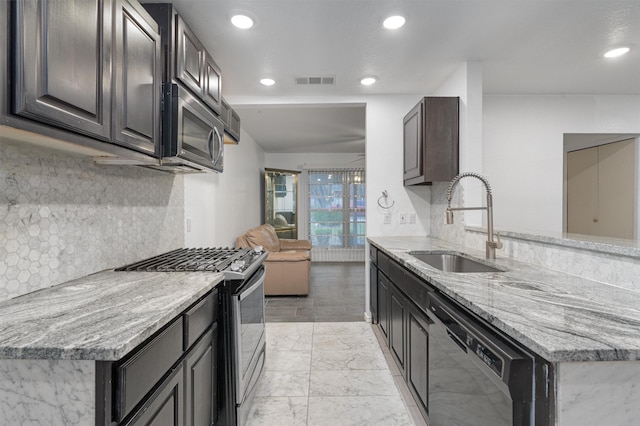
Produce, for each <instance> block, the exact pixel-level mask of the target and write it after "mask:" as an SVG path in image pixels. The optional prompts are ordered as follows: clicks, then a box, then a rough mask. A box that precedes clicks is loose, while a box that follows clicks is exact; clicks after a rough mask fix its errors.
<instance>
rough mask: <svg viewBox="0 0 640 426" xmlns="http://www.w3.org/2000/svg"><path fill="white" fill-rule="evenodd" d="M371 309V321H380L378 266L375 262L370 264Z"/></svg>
mask: <svg viewBox="0 0 640 426" xmlns="http://www.w3.org/2000/svg"><path fill="white" fill-rule="evenodd" d="M369 310H370V311H371V323H373V324H375V323H377V322H378V268H377V267H376V265H375V264H374V263H370V264H369Z"/></svg>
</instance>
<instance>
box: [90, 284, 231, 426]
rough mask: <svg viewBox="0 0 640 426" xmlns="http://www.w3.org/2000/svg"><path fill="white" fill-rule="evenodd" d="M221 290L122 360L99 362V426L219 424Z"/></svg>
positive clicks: (205, 298) (197, 304)
mask: <svg viewBox="0 0 640 426" xmlns="http://www.w3.org/2000/svg"><path fill="white" fill-rule="evenodd" d="M217 316H218V290H217V289H214V290H213V291H212V292H210V293H209V294H207V295H205V296H203V297H202V298H201V299H200V300H198V301H197V302H195V303H194V304H193V305H191V306H190V307H189V308H188V309H187V310H185V311H184V312H183V313H182V314H180V315H178V316H177V317H176V318H175V319H174V320H173V321H171V322H170V323H169V324H168V325H167V326H165V327H164V328H163V329H161V330H159V331H158V332H156V333H155V334H154V335H153V336H151V337H150V338H149V339H148V340H147V341H146V342H144V343H142V344H141V345H140V346H139V347H137V348H136V349H134V350H133V351H131V352H130V353H129V354H128V355H126V356H125V357H123V358H122V359H121V360H119V361H98V362H96V370H97V371H96V381H97V383H96V422H95V424H96V426H98V425H99V426H120V425H126V426H140V425H145V426H146V425H153V426H158V425H161V426H164V425H167V426H184V425H188V426H215V425H217V424H218V422H219V419H218V361H219V359H218V357H219V356H220V354H219V353H218V350H219V347H220V345H219V343H218V342H219V335H218V333H219V331H218V321H217Z"/></svg>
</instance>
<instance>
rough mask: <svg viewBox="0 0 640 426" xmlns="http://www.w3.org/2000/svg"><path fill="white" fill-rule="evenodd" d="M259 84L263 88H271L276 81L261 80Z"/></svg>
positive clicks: (269, 79)
mask: <svg viewBox="0 0 640 426" xmlns="http://www.w3.org/2000/svg"><path fill="white" fill-rule="evenodd" d="M260 83H262V84H263V85H265V86H273V85H274V84H276V81H275V80H274V79H272V78H263V79H262V80H260Z"/></svg>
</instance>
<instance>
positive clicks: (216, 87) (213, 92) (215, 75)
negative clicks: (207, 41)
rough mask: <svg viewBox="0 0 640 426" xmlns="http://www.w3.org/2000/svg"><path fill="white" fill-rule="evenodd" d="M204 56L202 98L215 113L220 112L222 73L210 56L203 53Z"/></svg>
mask: <svg viewBox="0 0 640 426" xmlns="http://www.w3.org/2000/svg"><path fill="white" fill-rule="evenodd" d="M204 58H205V59H204V87H203V92H204V93H203V95H204V97H203V99H204V102H205V103H206V104H207V105H209V106H210V107H211V109H213V110H214V111H215V112H216V114H220V113H222V73H221V71H220V67H218V65H216V63H215V62H214V61H213V59H212V58H211V56H209V55H208V54H206V53H205V57H204Z"/></svg>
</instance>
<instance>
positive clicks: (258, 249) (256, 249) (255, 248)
mask: <svg viewBox="0 0 640 426" xmlns="http://www.w3.org/2000/svg"><path fill="white" fill-rule="evenodd" d="M263 250H264V249H263V248H262V246H255V247H254V248H253V251H254V252H256V253H258V254H260V253H262V251H263Z"/></svg>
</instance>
